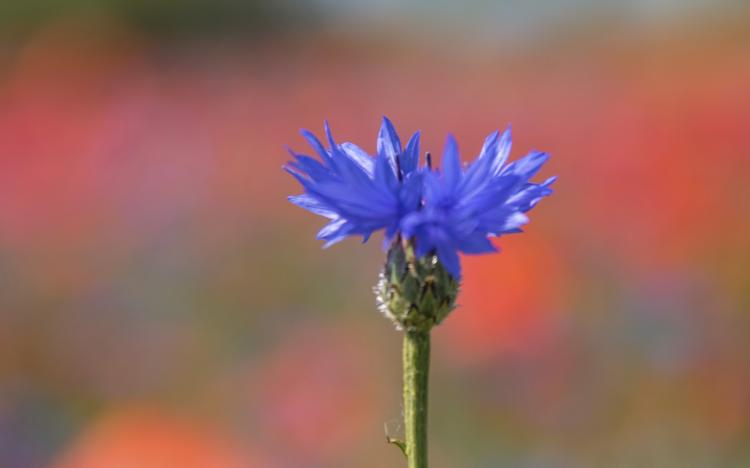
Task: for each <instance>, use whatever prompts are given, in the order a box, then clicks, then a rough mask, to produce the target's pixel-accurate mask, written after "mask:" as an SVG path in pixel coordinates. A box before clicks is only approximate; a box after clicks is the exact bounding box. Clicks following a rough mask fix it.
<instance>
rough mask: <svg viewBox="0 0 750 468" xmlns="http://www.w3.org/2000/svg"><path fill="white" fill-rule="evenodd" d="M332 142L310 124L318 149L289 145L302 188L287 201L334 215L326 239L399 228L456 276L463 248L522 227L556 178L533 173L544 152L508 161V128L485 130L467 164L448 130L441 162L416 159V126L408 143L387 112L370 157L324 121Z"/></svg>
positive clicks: (421, 253)
mask: <svg viewBox="0 0 750 468" xmlns="http://www.w3.org/2000/svg"><path fill="white" fill-rule="evenodd" d="M325 131H326V135H327V138H328V143H329V146H330V148H328V149H326V148H325V147H324V145H323V144H322V143H321V142H320V141H319V140H318V139H317V138H316V137H315V136H314V135H313V134H312V133H310V132H308V131H306V130H303V131H302V135H303V136H304V137H305V138H306V139H307V141H308V142H309V143H310V145H311V146H312V147H313V149H315V151H316V152H317V153H318V155H319V156H320V158H321V160H320V161H318V160H316V159H314V158H312V157H310V156H305V155H301V154H297V153H294V152H292V153H291V154H292V156H293V157H294V158H295V161H292V162H290V163H289V164H288V165H287V166H285V169H286V170H287V171H288V172H289V173H290V174H292V175H293V176H294V177H295V178H296V179H297V180H298V181H299V182H300V184H302V186H303V187H304V189H305V193H304V194H302V195H297V196H292V197H289V200H290V201H291V202H292V203H294V204H296V205H298V206H300V207H302V208H305V209H307V210H309V211H311V212H313V213H315V214H318V215H321V216H324V217H327V218H329V219H330V222H329V223H328V225H326V226H325V227H324V228H323V229H321V231H320V232H319V233H318V238H319V239H322V240H325V241H326V246H328V245H331V244H333V243H336V242H338V241H340V240H342V239H343V238H345V237H347V236H354V235H361V236H362V237H363V238H364V240H365V241H366V240H367V239H368V238H369V237H370V235H371V234H372V233H373V232H375V231H377V230H380V229H383V230H384V231H385V243H384V245H386V246H390V245H391V243H392V241H393V239H394V238H395V237H396V235H397V234H400V235H401V238H402V239H403V240H405V241H406V242H408V243H410V244H411V246H412V247H413V249H414V253H415V255H416V257H417V258H419V259H421V258H423V257H426V256H430V255H436V256H437V259H439V260H440V263H441V264H442V266H444V267H445V269H446V270H447V271H448V273H450V275H451V276H452V277H453V278H455V279H459V278H460V277H461V265H460V261H459V257H458V252H462V253H466V254H480V253H486V252H494V251H496V250H497V249H496V248H495V247H494V245H493V244H492V242H490V238H491V237H496V236H500V235H503V234H510V233H516V232H521V226H523V225H524V224H526V223H527V222H528V217H527V216H526V215H525V213H526V212H527V211H529V210H530V209H531V208H533V207H534V205H536V204H537V202H539V200H540V199H542V198H543V197H545V196H548V195H550V194H551V193H552V190H551V189H550V185H551V184H552V183H553V182H554V181H555V178H554V177H551V178H549V179H547V180H546V181H544V182H542V183H541V184H537V183H533V182H530V181H529V179H531V177H533V176H534V175H535V174H536V173H537V172H538V171H539V169H540V168H541V166H542V165H543V164H544V163H545V162H546V161H547V159H548V155H547V154H546V153H541V152H537V151H533V152H531V153H529V154H528V155H526V156H525V157H523V158H521V159H519V160H517V161H514V162H512V163H510V164H506V161H507V159H508V155H509V153H510V147H511V132H510V128H508V129H507V130H505V132H504V133H503V134H502V135H501V134H500V133H499V132H494V133H492V134H491V135H489V136H488V137H487V138H486V140H485V142H484V145H483V147H482V150H481V152H480V154H479V156H478V158H477V159H476V160H475V161H474V162H472V163H471V164H469V165H468V166H466V167H464V166H463V165H462V164H461V159H460V157H459V153H458V145H457V144H456V141H455V139H454V138H453V137H452V136H449V137H448V141H447V143H446V145H445V150H444V152H443V169H442V170H438V169H433V168H432V167H431V166H430V162H429V161H428V165H427V167H421V168H420V167H419V132H417V133H415V134H414V136H412V138H411V139H410V140H409V142H408V143H407V145H406V148H402V146H401V142H400V140H399V137H398V134H397V133H396V131H395V129H394V128H393V124H392V123H391V121H390V120H388V119H387V118H383V123H382V126H381V128H380V132H379V134H378V138H377V155H376V156H375V157H372V156H370V155H368V154H367V153H366V152H365V151H364V150H362V149H361V148H359V147H358V146H356V145H354V144H353V143H342V144H340V145H339V144H337V143H336V142H335V141H334V139H333V136H332V135H331V131H330V128H329V127H328V124H327V123H326V125H325Z"/></svg>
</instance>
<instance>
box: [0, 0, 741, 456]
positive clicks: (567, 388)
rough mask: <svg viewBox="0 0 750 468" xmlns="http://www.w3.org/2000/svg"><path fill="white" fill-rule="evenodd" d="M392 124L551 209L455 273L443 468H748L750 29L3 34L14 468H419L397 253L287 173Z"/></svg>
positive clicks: (1, 307) (326, 14)
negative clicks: (310, 151)
mask: <svg viewBox="0 0 750 468" xmlns="http://www.w3.org/2000/svg"><path fill="white" fill-rule="evenodd" d="M383 115H387V116H388V117H390V118H391V119H392V120H393V121H394V123H395V124H396V126H397V128H398V129H399V131H400V132H402V137H403V135H408V134H410V133H412V132H414V131H415V130H418V129H419V130H421V131H422V135H423V148H424V149H428V150H431V151H432V152H433V154H435V155H436V156H439V154H440V152H441V149H442V146H443V143H444V141H445V137H446V135H447V134H448V133H453V134H454V135H455V136H456V138H457V139H458V141H459V144H460V146H461V151H462V155H463V158H464V161H469V160H470V159H473V157H474V156H475V155H476V154H477V153H478V151H479V149H480V147H481V143H482V140H483V139H484V137H485V136H486V135H487V134H489V133H490V132H492V131H493V130H495V129H498V128H504V127H505V126H506V125H507V124H508V123H512V125H513V133H514V147H513V151H512V153H511V159H515V158H518V157H520V156H522V155H524V154H526V153H527V152H529V151H530V150H532V149H538V150H544V151H548V152H550V154H551V156H552V158H551V160H550V163H549V164H548V165H547V166H545V168H544V169H543V171H542V172H543V174H542V176H543V177H547V176H550V175H555V174H556V175H558V176H559V180H558V182H557V183H556V184H555V194H554V195H553V196H552V197H550V198H549V199H547V200H545V201H544V202H543V203H541V204H540V205H539V207H537V208H536V209H535V210H534V213H533V214H532V216H531V218H532V222H531V223H530V225H529V226H528V227H527V228H526V231H527V232H526V233H525V234H522V235H515V236H505V237H502V238H500V239H498V240H496V241H495V243H496V245H497V246H498V247H500V248H501V249H502V253H501V254H499V255H491V256H473V257H472V256H466V257H463V259H462V262H463V265H464V270H465V273H464V285H463V288H462V293H461V296H460V297H459V303H460V306H459V308H458V309H457V310H456V311H454V312H453V313H452V314H451V316H450V317H449V318H448V319H447V320H446V321H445V323H444V324H442V325H441V326H440V327H439V328H437V329H436V330H435V333H434V339H433V361H432V363H433V364H432V373H431V388H430V392H431V393H430V437H431V442H430V444H431V445H430V456H431V462H432V464H433V465H434V466H435V467H437V468H440V467H444V468H451V467H454V468H455V467H499V466H508V467H520V468H578V467H596V468H599V467H612V468H617V467H659V468H661V467H677V468H690V467H696V468H708V467H726V468H741V467H747V466H750V316H749V315H748V313H749V312H750V310H749V309H750V272H749V271H750V5H748V4H747V3H746V2H741V1H699V0H696V1H689V2H677V1H673V2H664V1H646V0H643V1H638V2H635V1H633V2H593V1H583V0H578V1H574V0H557V1H554V2H548V3H543V2H539V3H536V2H526V3H522V2H498V3H497V4H494V3H492V2H482V1H479V0H476V1H469V2H463V3H462V2H455V3H454V2H429V1H427V0H421V1H417V2H412V3H410V4H401V3H398V2H391V1H381V2H373V3H362V4H359V5H358V4H356V3H355V2H344V1H342V0H316V1H313V2H301V1H294V0H287V1H283V2H274V3H270V2H269V3H260V2H252V1H250V2H236V1H232V0H214V1H208V0H205V1H202V0H189V1H185V2H170V1H166V0H159V1H151V2H147V1H126V0H106V1H101V2H85V1H68V2H22V1H20V0H18V1H16V0H7V1H6V2H4V3H3V4H2V5H0V467H7V468H34V467H53V468H173V467H175V468H176V467H180V468H234V467H238V468H277V467H278V468H285V467H289V468H297V467H302V468H306V467H312V468H315V467H362V468H370V467H372V468H381V467H383V468H386V467H395V466H401V464H402V463H403V457H402V455H401V454H400V453H399V451H398V450H397V449H396V448H394V447H392V446H389V445H387V444H386V442H385V436H386V433H388V434H391V435H399V434H400V433H401V431H402V427H401V424H400V422H399V421H400V420H401V409H400V408H401V393H400V392H401V389H400V385H401V375H400V372H401V370H400V353H401V349H400V348H401V336H400V334H399V333H397V332H396V331H394V329H393V326H392V325H391V324H390V323H389V322H388V321H387V320H385V319H384V318H383V317H382V316H381V315H380V314H379V313H378V312H377V311H376V308H375V301H374V297H373V294H372V286H373V285H374V283H375V282H376V280H377V275H378V272H379V269H380V267H381V265H382V261H383V258H384V257H383V251H382V250H381V246H380V239H373V240H372V241H370V242H369V243H367V244H365V245H364V246H363V245H360V244H359V243H358V242H357V241H352V240H349V241H345V242H343V243H341V244H338V245H336V246H334V247H332V248H330V249H328V250H321V243H320V242H319V241H317V240H316V239H315V233H316V231H317V230H318V229H319V227H321V226H322V224H323V223H322V222H321V220H320V219H319V218H317V217H315V216H313V215H310V214H309V213H306V212H304V211H302V210H300V209H299V208H297V207H294V206H293V205H291V204H290V203H288V202H287V200H286V197H287V196H288V195H291V194H297V193H299V192H300V189H299V187H298V185H297V184H296V183H295V181H294V180H293V179H292V178H291V177H289V175H288V174H286V173H284V172H283V171H282V169H281V166H282V165H283V164H284V163H285V162H286V161H287V160H288V159H289V155H288V153H287V149H286V146H287V145H288V146H289V147H291V148H293V149H295V150H303V149H306V148H305V147H306V143H305V141H304V140H303V138H302V137H301V136H300V135H299V133H298V130H299V129H300V128H308V129H310V130H312V131H314V132H316V133H320V132H321V131H322V126H323V122H324V120H325V119H328V121H329V122H330V123H331V126H332V128H333V130H334V132H335V134H336V136H337V138H338V139H339V140H341V141H346V140H348V141H354V142H357V143H358V144H360V146H362V147H363V148H365V149H366V150H368V151H371V152H374V150H375V137H376V134H377V131H378V127H379V125H380V119H381V117H382V116H383Z"/></svg>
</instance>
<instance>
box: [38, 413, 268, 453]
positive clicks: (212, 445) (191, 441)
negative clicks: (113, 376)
mask: <svg viewBox="0 0 750 468" xmlns="http://www.w3.org/2000/svg"><path fill="white" fill-rule="evenodd" d="M52 466H53V467H54V468H252V467H264V468H265V467H268V466H269V465H268V464H267V463H259V462H258V461H257V460H250V459H248V458H247V457H246V456H245V454H244V453H243V452H242V451H240V450H239V449H238V448H237V447H235V446H234V445H233V444H231V443H230V442H228V441H227V440H226V439H224V438H223V437H221V436H220V435H218V434H216V433H215V432H213V431H212V430H211V429H209V428H208V427H205V426H203V425H201V424H200V423H196V422H192V421H184V420H181V419H179V418H175V417H172V416H167V415H165V414H162V413H161V412H159V411H156V410H147V409H120V410H117V411H114V412H112V413H110V414H107V415H105V416H103V417H102V418H101V419H100V420H99V421H97V422H96V423H94V424H93V425H92V426H91V427H90V428H89V429H87V430H86V431H84V433H83V435H82V436H81V437H80V438H79V439H78V440H77V441H75V442H74V443H73V445H72V446H71V447H70V448H69V449H68V450H67V451H66V452H65V453H64V454H63V455H62V456H61V458H60V459H59V461H58V462H57V463H54V464H53V465H52Z"/></svg>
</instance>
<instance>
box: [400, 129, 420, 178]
mask: <svg viewBox="0 0 750 468" xmlns="http://www.w3.org/2000/svg"><path fill="white" fill-rule="evenodd" d="M418 165H419V132H418V131H417V132H415V133H414V135H412V137H411V138H409V142H408V143H406V150H404V154H403V155H402V157H401V171H402V172H403V173H404V175H407V174H409V173H411V172H414V171H415V170H416V169H417V166H418Z"/></svg>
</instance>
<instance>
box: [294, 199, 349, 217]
mask: <svg viewBox="0 0 750 468" xmlns="http://www.w3.org/2000/svg"><path fill="white" fill-rule="evenodd" d="M287 199H288V200H289V201H290V202H292V203H294V204H295V205H297V206H299V207H300V208H304V209H306V210H307V211H310V212H312V213H315V214H316V215H320V216H325V217H326V218H331V219H334V218H336V217H337V216H338V215H337V214H336V212H335V211H332V210H331V207H330V206H328V205H327V204H326V203H324V202H323V201H321V200H319V199H318V198H315V197H314V196H312V195H309V194H306V193H305V194H302V195H293V196H290V197H287Z"/></svg>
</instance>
